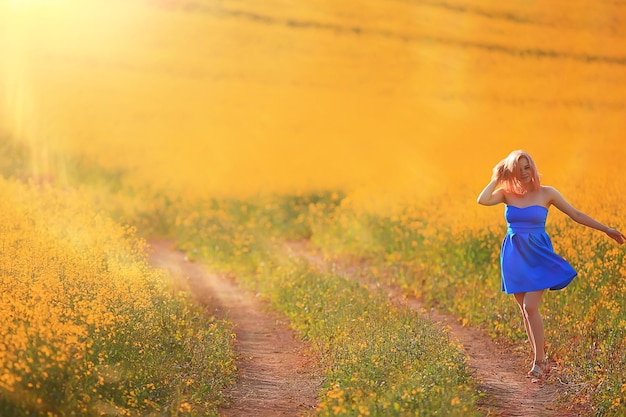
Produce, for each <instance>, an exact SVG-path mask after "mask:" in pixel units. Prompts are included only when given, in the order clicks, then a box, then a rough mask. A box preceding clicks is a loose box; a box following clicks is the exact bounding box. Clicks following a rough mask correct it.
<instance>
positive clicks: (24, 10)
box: [0, 0, 626, 415]
mask: <svg viewBox="0 0 626 417" xmlns="http://www.w3.org/2000/svg"><path fill="white" fill-rule="evenodd" d="M625 38H626V6H624V5H621V4H620V3H619V2H614V3H608V2H605V3H602V4H598V3H597V2H591V1H579V2H570V1H556V2H551V3H549V4H547V3H532V4H527V3H524V2H520V3H511V2H498V1H495V0H492V1H478V2H476V1H474V2H472V1H469V0H467V1H465V0H453V1H450V2H438V1H409V0H391V1H388V0H386V1H382V0H378V1H375V0H362V1H350V0H346V1H341V2H332V1H324V0H311V1H308V2H296V1H287V0H267V1H263V2H241V1H237V0H224V1H219V2H217V1H209V0H196V1H192V0H189V1H184V0H152V1H148V0H145V1H143V0H128V1H122V0H107V1H105V0H21V1H20V0H0V140H2V141H7V142H13V141H14V142H17V143H18V144H20V145H24V146H25V147H26V149H27V150H28V155H29V161H28V171H30V172H29V174H32V176H33V177H34V178H35V179H36V181H37V182H38V183H46V182H49V183H53V184H55V185H59V186H63V185H67V184H75V183H76V181H77V180H76V178H75V175H76V172H77V171H76V165H77V164H79V165H80V166H81V167H82V168H81V169H80V170H78V172H82V173H83V174H84V173H85V172H91V171H90V169H91V170H93V172H96V173H99V174H98V175H101V176H103V177H104V178H105V179H104V180H102V178H100V177H98V178H97V179H98V181H104V185H102V183H99V186H101V187H100V188H98V187H97V186H93V184H91V185H92V187H91V188H90V187H85V188H82V189H81V192H82V193H83V195H84V198H85V199H89V200H90V201H92V202H96V204H99V205H101V207H102V208H105V209H107V210H108V209H111V211H112V212H115V213H117V214H119V213H123V215H121V216H118V217H119V218H120V219H121V220H122V221H125V222H129V223H133V224H135V225H138V226H140V227H145V229H146V230H151V231H153V232H154V230H155V229H159V227H160V226H163V227H162V230H166V231H167V232H168V233H172V234H174V235H175V237H176V238H177V239H179V244H180V245H181V246H182V247H184V248H186V249H189V250H192V249H193V250H197V251H198V253H199V254H200V255H203V256H205V257H208V258H210V257H211V256H214V257H216V258H219V257H222V258H220V259H219V260H220V261H222V262H223V263H224V264H225V265H226V266H228V265H230V267H232V268H239V267H241V268H242V269H245V268H248V269H250V270H255V269H258V268H259V265H262V264H263V262H262V261H261V260H262V259H264V258H263V256H265V255H259V253H261V252H262V251H263V250H266V249H267V248H266V246H265V245H266V244H267V242H268V241H272V242H274V241H275V239H277V238H284V237H285V236H287V237H289V238H292V237H294V236H295V237H297V238H302V237H307V238H312V240H313V241H314V242H315V243H316V244H318V245H319V246H321V247H322V248H323V250H325V251H326V252H328V253H349V254H351V255H358V256H366V257H370V258H372V259H374V260H375V261H377V262H378V261H380V262H382V264H384V266H389V265H391V266H395V267H398V270H399V271H400V273H399V274H398V276H397V277H394V278H393V283H394V284H398V285H401V286H402V287H403V288H405V289H406V290H407V292H411V293H414V294H416V295H419V296H422V297H423V298H424V299H425V300H426V301H429V302H433V303H437V304H438V305H439V306H440V307H442V308H444V309H447V310H449V311H451V312H454V313H455V314H457V315H458V316H459V317H462V318H463V322H464V323H467V324H472V325H477V326H484V327H486V328H487V329H488V330H489V331H490V332H491V333H492V334H493V335H494V336H495V337H506V338H508V339H510V340H513V341H519V340H520V339H521V338H523V335H522V336H520V335H521V333H520V329H519V328H517V327H516V326H517V325H518V322H517V320H518V319H517V316H513V314H514V313H515V311H514V305H513V304H512V301H511V300H510V299H509V298H507V297H504V296H501V294H499V283H498V279H499V278H498V271H497V254H498V253H497V250H498V247H497V245H498V243H499V239H500V238H501V235H502V234H503V233H504V222H503V219H502V212H501V210H499V209H486V208H483V207H478V206H477V205H476V203H475V198H476V196H477V194H478V192H479V191H480V190H481V189H482V187H483V186H484V185H485V184H486V182H487V181H488V180H489V178H490V175H491V168H492V167H493V166H494V165H495V164H496V163H497V162H498V161H499V160H500V159H502V158H503V157H505V156H506V155H507V154H508V153H509V152H510V151H511V150H513V149H518V148H522V149H525V150H527V151H529V152H530V153H531V154H532V155H533V156H534V158H535V161H536V162H537V165H538V167H539V170H540V171H541V173H542V174H543V180H544V183H545V184H549V185H554V186H556V187H557V188H558V189H559V190H561V191H562V192H563V194H564V195H565V196H566V198H567V199H568V200H570V201H571V202H572V203H573V204H574V205H575V206H577V207H579V208H581V209H583V210H584V211H586V212H587V213H588V214H590V215H592V216H593V217H594V218H597V219H598V220H600V221H601V222H603V223H607V224H610V225H612V226H614V227H617V228H619V229H620V230H622V231H623V232H624V231H626V222H625V221H624V218H625V216H624V209H623V207H624V206H625V203H626V197H624V193H623V190H624V188H626V180H625V179H624V177H623V175H622V170H623V168H622V165H623V161H624V159H625V158H626V146H624V131H625V130H626V118H625V117H624V111H625V110H626V83H624V81H625V78H626V42H625ZM5 165H6V164H2V165H1V166H0V167H4V166H5ZM18 176H20V175H18ZM27 176H28V175H27ZM79 181H80V179H79ZM83 182H85V183H89V182H90V180H85V181H83ZM7 184H12V183H7ZM6 187H7V189H8V190H9V191H7V192H9V193H10V191H11V188H10V187H11V186H9V185H7V186H6ZM105 189H106V190H107V191H106V192H105V191H104V190H105ZM120 190H121V192H120ZM319 190H323V192H327V194H325V197H323V198H321V197H320V198H319V199H318V200H319V201H318V200H316V201H312V200H311V201H309V200H307V198H308V197H307V196H309V195H310V194H309V193H315V192H317V191H319ZM111 191H113V192H111ZM273 193H279V194H280V193H284V195H288V196H287V197H286V198H285V200H280V198H279V197H276V196H275V195H274V194H273ZM268 195H270V197H267V196H268ZM303 196H304V197H303ZM228 197H236V198H241V199H243V202H241V201H239V200H236V201H235V202H234V203H233V202H232V201H231V200H226V199H224V200H215V201H219V202H215V201H214V200H209V199H211V198H218V199H219V198H228ZM272 198H274V200H272ZM240 203H241V204H240ZM292 203H293V206H291V205H290V204H292ZM220 204H222V205H220ZM389 208H394V210H393V211H388V210H387V209H389ZM7 210H8V208H7ZM290 210H291V211H290ZM555 211H556V210H552V213H551V215H550V220H549V226H548V227H549V230H548V232H549V233H550V234H551V236H553V241H554V243H555V247H556V248H557V251H559V252H560V253H561V254H562V255H563V256H564V257H566V258H567V259H569V260H571V262H572V264H573V265H574V266H575V267H576V269H578V270H579V272H580V276H581V279H579V280H578V281H576V285H574V286H572V287H571V289H570V288H568V290H567V291H565V292H562V293H558V294H555V295H550V298H547V301H546V304H545V307H544V308H545V311H546V323H547V325H546V327H547V337H548V339H549V340H550V343H551V345H550V346H549V351H550V352H551V354H553V355H554V356H555V360H557V361H558V363H559V364H570V363H573V364H577V365H578V367H572V368H573V369H572V370H571V371H570V374H569V375H568V376H570V377H571V381H573V383H577V382H579V381H583V382H582V383H581V384H582V385H581V386H583V385H584V386H585V387H587V388H585V389H586V390H587V391H584V392H582V393H581V392H579V393H578V394H579V395H578V397H576V401H577V402H580V403H584V404H585V405H589V404H595V407H596V409H601V410H604V411H607V412H611V413H613V415H619V413H621V412H622V411H623V410H624V406H625V405H624V403H623V401H622V400H621V396H622V394H623V392H624V390H626V384H624V381H623V379H621V378H622V377H621V375H623V372H625V371H626V365H623V364H621V362H620V361H618V360H617V359H616V358H623V357H624V351H623V349H622V348H621V347H620V346H623V345H624V344H625V343H626V306H625V305H624V301H623V300H624V298H623V295H624V293H626V286H625V285H624V284H623V282H625V281H624V277H625V274H626V272H625V271H626V269H625V267H624V250H623V248H618V247H614V246H612V242H610V241H608V239H607V238H606V237H605V236H603V235H602V234H600V233H598V232H593V231H591V230H588V229H585V228H582V227H581V226H578V225H575V224H573V223H572V222H570V221H569V220H567V219H566V218H565V216H563V215H562V214H560V213H555ZM373 213H374V214H373ZM380 214H383V216H380V217H376V215H380ZM281 216H283V217H281ZM290 216H291V217H290ZM9 217H10V216H9ZM155 219H159V220H162V221H163V225H156V226H155V225H154V224H152V225H150V226H147V225H146V224H145V222H148V221H152V222H153V223H154V220H155ZM277 219H278V220H277ZM285 219H287V220H285ZM283 220H285V221H284V224H282V223H281V222H282V221H283ZM24 222H27V221H26V220H24ZM142 222H144V223H142ZM281 227H282V228H284V230H283V229H281V230H280V231H277V230H274V228H281ZM160 231H161V230H160ZM220 245H221V246H220ZM42 247H43V246H42ZM214 248H220V251H221V252H220V253H211V250H214ZM42 250H43V249H42ZM55 250H56V249H55ZM216 251H217V250H216ZM200 255H199V256H200ZM259 259H261V260H259ZM254 262H258V263H256V264H255V263H254ZM424 277H428V278H434V279H428V280H427V279H424ZM305 319H307V318H306V317H305ZM305 321H306V320H305ZM72 331H74V330H72V329H70V330H68V332H70V333H71V332H72ZM81 331H82V330H81ZM68 334H69V333H68ZM580 335H587V336H586V337H582V338H581V337H580ZM59 337H60V338H63V337H66V336H65V334H64V333H60V334H59ZM55 343H56V342H55ZM0 359H1V357H0ZM7 375H8V374H7ZM0 383H4V384H5V385H3V387H6V386H8V385H6V384H8V383H7V382H6V381H4V382H3V381H0ZM609 415H610V414H609Z"/></svg>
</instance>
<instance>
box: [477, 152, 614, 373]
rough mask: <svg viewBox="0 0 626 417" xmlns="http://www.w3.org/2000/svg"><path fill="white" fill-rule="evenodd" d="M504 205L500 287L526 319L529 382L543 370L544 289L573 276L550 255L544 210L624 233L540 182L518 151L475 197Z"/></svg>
mask: <svg viewBox="0 0 626 417" xmlns="http://www.w3.org/2000/svg"><path fill="white" fill-rule="evenodd" d="M499 203H504V204H505V205H506V207H505V212H504V213H505V218H506V221H507V225H508V231H507V234H506V236H505V238H504V241H503V242H502V252H501V254H500V266H501V271H502V290H503V291H504V292H505V293H507V294H513V296H514V297H515V301H516V302H517V304H518V305H519V308H520V310H521V312H522V316H523V317H524V327H525V328H526V333H527V335H528V339H529V340H530V344H531V346H532V347H533V351H534V362H533V367H532V369H531V370H530V371H529V372H528V376H529V377H531V378H533V382H536V381H538V380H539V378H540V377H541V376H542V374H544V373H545V372H546V371H547V359H548V358H547V357H546V354H545V350H544V331H543V320H542V318H541V314H540V313H539V305H540V304H541V296H542V295H543V292H544V290H546V289H551V290H560V289H563V288H565V287H566V286H567V285H568V284H569V283H570V282H571V281H572V280H573V279H574V277H575V276H576V271H575V270H574V268H572V267H571V266H570V265H569V263H567V261H565V260H564V259H563V258H561V257H560V256H559V255H557V254H556V253H554V250H553V248H552V243H551V242H550V238H549V237H548V235H547V234H546V232H545V222H546V217H547V215H548V208H549V207H550V206H555V207H556V208H557V209H559V210H561V211H562V212H563V213H565V214H567V215H568V216H569V217H570V218H572V219H573V220H574V221H576V222H578V223H580V224H582V225H585V226H588V227H591V228H593V229H597V230H599V231H602V232H604V233H606V234H607V235H608V236H609V237H611V238H612V239H614V240H615V241H617V243H619V244H622V243H624V241H625V240H626V237H624V235H623V234H622V233H620V232H619V231H617V230H615V229H612V228H610V227H608V226H605V225H603V224H602V223H600V222H598V221H596V220H594V219H592V218H591V217H589V216H588V215H587V214H585V213H583V212H581V211H579V210H577V209H576V208H574V207H573V206H572V205H571V204H570V203H568V202H567V201H566V200H565V199H564V198H563V196H562V195H561V194H560V193H559V192H558V191H557V190H556V189H554V188H553V187H548V186H543V185H541V184H540V182H539V174H538V172H537V167H536V166H535V163H534V162H533V159H532V158H531V157H530V155H529V154H528V153H526V152H524V151H521V150H517V151H513V152H511V153H510V154H509V156H508V157H506V158H505V159H503V160H502V161H500V162H499V163H498V164H497V165H496V166H495V168H494V169H493V175H492V176H491V182H490V183H489V184H488V185H487V186H486V187H485V188H484V189H483V190H482V192H481V193H480V195H479V196H478V204H482V205H485V206H493V205H496V204H499Z"/></svg>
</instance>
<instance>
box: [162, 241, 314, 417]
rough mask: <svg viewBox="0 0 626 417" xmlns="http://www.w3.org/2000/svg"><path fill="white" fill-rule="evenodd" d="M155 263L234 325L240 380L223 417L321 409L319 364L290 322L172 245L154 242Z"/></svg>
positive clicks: (223, 410)
mask: <svg viewBox="0 0 626 417" xmlns="http://www.w3.org/2000/svg"><path fill="white" fill-rule="evenodd" d="M150 246H151V247H152V253H151V254H150V262H151V264H152V265H154V266H155V267H157V268H162V269H168V270H170V271H171V272H172V273H173V274H175V275H177V276H180V277H181V278H183V279H184V278H186V279H187V280H188V284H189V287H190V289H191V291H192V292H193V293H194V296H195V297H196V299H197V300H198V301H199V302H201V303H204V304H206V305H209V306H211V307H212V308H215V312H214V314H215V316H216V317H219V318H223V319H226V320H228V321H230V322H232V323H233V324H234V325H235V330H234V331H235V335H236V342H235V353H236V355H237V358H238V362H237V367H238V370H239V379H238V381H237V383H236V384H235V386H234V388H233V389H232V391H231V392H230V393H228V395H229V396H230V399H231V404H230V405H229V406H228V407H226V408H223V409H222V410H220V414H221V415H224V416H233V417H239V416H246V417H249V416H268V417H272V416H302V415H307V414H309V413H311V412H312V411H313V410H315V407H316V406H317V393H318V392H319V390H320V388H321V382H322V378H321V376H320V371H319V369H317V368H316V363H317V360H316V358H314V357H313V356H312V354H311V352H310V351H309V349H308V348H307V345H306V344H303V343H301V342H299V341H297V340H296V338H295V334H294V332H293V331H291V330H290V329H289V327H288V326H287V323H286V321H284V319H283V318H281V317H279V316H278V315H277V314H275V313H272V312H269V311H267V309H266V308H265V305H264V304H263V303H262V302H261V301H260V300H258V298H257V297H255V296H254V294H251V293H249V292H247V291H244V290H242V289H241V288H240V287H238V286H237V285H236V284H235V283H233V282H232V281H231V280H229V279H228V278H225V277H222V276H219V275H216V274H213V273H210V272H208V271H207V270H206V269H205V268H204V267H203V266H202V265H200V264H198V263H194V262H188V261H187V260H186V257H185V254H184V253H182V252H180V251H178V250H175V249H174V248H173V246H172V242H170V241H153V242H150Z"/></svg>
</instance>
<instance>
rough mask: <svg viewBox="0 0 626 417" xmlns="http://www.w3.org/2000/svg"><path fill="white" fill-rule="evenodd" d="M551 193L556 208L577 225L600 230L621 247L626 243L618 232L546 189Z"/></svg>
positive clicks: (553, 190) (551, 189)
mask: <svg viewBox="0 0 626 417" xmlns="http://www.w3.org/2000/svg"><path fill="white" fill-rule="evenodd" d="M546 189H547V190H548V192H549V193H550V194H549V195H550V203H551V204H552V205H554V207H556V208H558V209H559V210H561V211H562V212H563V213H565V214H567V215H568V216H569V217H570V218H571V219H572V220H574V221H575V222H576V223H580V224H582V225H584V226H587V227H591V228H592V229H596V230H599V231H601V232H604V233H606V234H607V235H608V236H609V237H610V238H611V239H613V240H615V241H616V242H617V243H619V244H620V245H621V244H622V243H624V242H626V237H625V236H624V235H623V234H622V233H621V232H620V231H618V230H616V229H613V228H611V227H609V226H606V225H604V224H602V223H600V222H599V221H597V220H595V219H594V218H592V217H591V216H589V215H588V214H586V213H583V212H582V211H580V210H578V209H577V208H575V207H574V206H572V205H571V204H570V203H569V202H568V201H567V200H565V198H564V197H563V196H562V195H561V193H559V192H558V191H557V190H556V189H555V188H553V187H546Z"/></svg>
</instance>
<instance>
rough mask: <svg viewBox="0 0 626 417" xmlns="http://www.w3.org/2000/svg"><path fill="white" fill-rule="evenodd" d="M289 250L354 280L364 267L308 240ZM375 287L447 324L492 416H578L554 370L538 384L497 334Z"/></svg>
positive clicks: (291, 245) (483, 406)
mask: <svg viewBox="0 0 626 417" xmlns="http://www.w3.org/2000/svg"><path fill="white" fill-rule="evenodd" d="M286 251H287V252H288V253H291V254H292V255H293V256H299V257H303V258H305V259H307V260H308V262H309V263H311V264H312V265H314V266H317V267H318V268H320V269H321V270H325V271H333V272H334V273H336V274H340V275H341V276H344V277H346V278H349V279H359V280H362V278H359V276H358V270H357V268H356V267H354V266H351V265H344V264H342V263H341V262H330V261H326V260H325V259H324V257H323V256H322V255H320V254H319V253H316V252H315V251H314V249H312V248H311V247H310V246H309V245H308V243H307V242H289V243H288V244H286ZM366 284H368V285H370V286H371V287H372V289H375V288H378V289H382V290H384V291H385V292H386V293H387V294H388V295H389V297H390V298H391V299H392V300H393V301H394V302H395V303H397V304H399V305H403V306H406V307H408V308H410V309H412V310H415V311H418V312H420V313H425V314H427V315H428V316H429V317H430V318H431V319H432V320H433V321H434V322H439V323H442V324H443V325H444V326H447V327H448V328H449V329H450V335H451V337H452V338H453V339H456V340H457V341H458V342H459V343H460V344H461V345H462V346H463V350H464V352H465V353H466V355H467V357H468V358H469V359H468V361H469V365H470V367H471V368H472V369H473V370H474V371H475V375H476V377H477V379H478V381H479V389H480V390H481V392H483V393H484V394H485V396H484V397H483V398H482V400H481V403H480V404H479V405H480V407H481V409H482V410H483V411H484V412H485V415H488V416H502V417H516V416H520V417H521V416H524V417H548V416H559V417H562V416H572V417H573V416H575V415H578V414H577V413H571V412H568V411H566V410H563V409H558V408H557V407H556V404H555V399H556V398H557V396H558V394H559V389H563V388H562V387H561V386H560V383H559V382H558V379H557V378H556V377H555V375H554V371H553V372H552V373H551V376H549V377H548V378H547V379H546V381H544V382H542V383H532V382H531V381H530V379H528V378H525V372H526V371H527V370H528V369H527V367H528V366H529V363H527V362H525V359H524V358H520V357H519V355H516V354H515V353H513V352H512V351H511V350H510V349H507V348H506V347H502V346H498V345H497V344H496V343H495V342H494V341H493V339H492V338H490V337H489V336H488V335H486V334H484V333H483V332H481V331H480V330H478V329H474V328H468V327H463V326H462V325H461V324H459V323H458V321H457V319H456V317H454V316H448V315H444V314H440V313H438V312H436V311H434V310H430V311H428V310H427V309H426V308H425V306H424V304H423V303H422V302H420V301H419V300H417V299H415V298H408V299H406V298H404V297H402V294H401V292H400V290H398V289H396V288H392V287H381V286H380V283H372V282H366Z"/></svg>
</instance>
